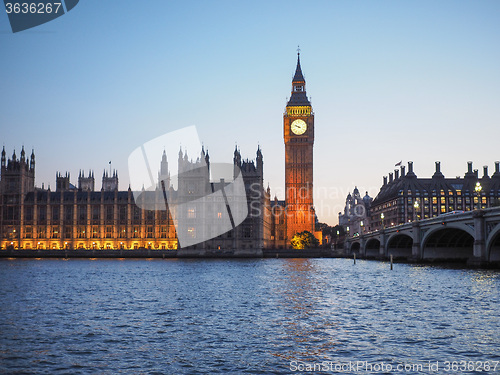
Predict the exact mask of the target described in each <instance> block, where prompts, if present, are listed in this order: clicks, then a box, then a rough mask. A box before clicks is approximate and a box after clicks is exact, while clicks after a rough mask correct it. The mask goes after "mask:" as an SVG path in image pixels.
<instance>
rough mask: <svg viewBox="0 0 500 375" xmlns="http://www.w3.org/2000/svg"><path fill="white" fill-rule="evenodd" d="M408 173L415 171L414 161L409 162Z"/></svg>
mask: <svg viewBox="0 0 500 375" xmlns="http://www.w3.org/2000/svg"><path fill="white" fill-rule="evenodd" d="M408 173H413V162H412V161H409V162H408Z"/></svg>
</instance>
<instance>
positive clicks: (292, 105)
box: [283, 53, 315, 242]
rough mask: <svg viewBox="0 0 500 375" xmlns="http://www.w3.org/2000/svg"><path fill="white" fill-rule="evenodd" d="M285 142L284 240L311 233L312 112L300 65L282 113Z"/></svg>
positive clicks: (313, 225) (312, 229) (313, 226)
mask: <svg viewBox="0 0 500 375" xmlns="http://www.w3.org/2000/svg"><path fill="white" fill-rule="evenodd" d="M283 137H284V141H285V194H286V196H285V207H286V240H287V242H289V241H290V240H291V238H292V237H293V235H294V234H295V233H298V232H303V231H306V230H307V231H309V232H311V233H315V212H314V206H313V145H314V112H313V110H312V106H311V102H310V101H309V99H308V98H307V96H306V81H305V79H304V76H303V74H302V69H301V66H300V53H298V56H297V68H296V70H295V75H294V76H293V79H292V95H291V97H290V100H289V101H288V103H287V105H286V109H285V113H284V114H283Z"/></svg>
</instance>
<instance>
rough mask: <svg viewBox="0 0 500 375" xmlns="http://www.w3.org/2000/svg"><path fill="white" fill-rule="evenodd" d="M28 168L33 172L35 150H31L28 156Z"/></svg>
mask: <svg viewBox="0 0 500 375" xmlns="http://www.w3.org/2000/svg"><path fill="white" fill-rule="evenodd" d="M30 170H32V171H33V172H34V171H35V150H34V149H32V150H31V157H30Z"/></svg>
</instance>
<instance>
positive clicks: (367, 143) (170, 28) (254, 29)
mask: <svg viewBox="0 0 500 375" xmlns="http://www.w3.org/2000/svg"><path fill="white" fill-rule="evenodd" d="M2 9H3V6H2ZM297 45H300V48H301V64H302V71H303V73H304V76H305V79H306V83H307V86H306V87H307V95H308V96H311V97H312V105H313V110H314V112H315V145H314V158H315V160H314V185H315V186H314V187H315V206H316V212H317V215H318V217H319V220H320V221H322V222H327V223H328V224H331V225H335V224H337V222H338V216H337V215H338V212H339V211H342V210H343V207H344V202H345V197H346V195H347V193H348V192H349V191H352V189H353V188H354V186H355V185H357V186H358V188H359V189H360V191H361V192H362V193H363V194H364V192H365V191H366V190H368V192H369V194H370V195H371V196H372V197H375V196H376V194H377V193H378V191H379V189H380V186H381V184H382V177H383V176H384V175H387V174H388V172H391V171H393V169H394V165H395V164H396V163H398V162H399V161H400V160H402V161H403V163H407V162H408V161H413V162H414V169H415V173H416V174H417V175H418V176H419V177H430V176H431V175H432V173H433V172H434V161H441V170H442V172H443V173H444V174H445V176H447V177H455V176H463V175H464V173H465V172H466V169H467V161H469V160H471V161H473V162H474V169H479V170H480V175H482V167H483V165H488V166H489V170H490V174H491V173H492V172H493V168H494V162H495V161H496V160H499V159H500V152H499V147H498V144H499V135H500V130H499V125H500V2H499V1H489V0H484V1H457V0H453V1H437V2H436V1H422V0H419V1H311V2H306V1H252V2H246V3H243V2H238V1H175V2H173V1H163V0H156V1H153V0H150V1H123V0H99V1H98V0H82V1H80V3H79V4H78V5H77V6H76V7H75V8H74V9H73V10H72V11H71V12H69V13H68V14H66V15H64V16H62V17H60V18H58V19H56V20H54V21H52V22H49V23H47V24H44V25H41V26H39V27H36V28H33V29H30V30H26V31H22V32H19V33H16V34H13V33H12V31H11V29H10V26H9V23H8V18H7V14H6V13H5V12H4V13H3V14H2V15H1V16H0V51H1V60H0V83H1V84H0V98H1V101H0V127H1V132H0V141H1V142H2V143H3V145H4V146H5V149H6V151H7V154H8V155H9V156H10V155H12V151H13V149H14V148H15V150H16V153H17V155H18V156H19V154H20V151H21V146H22V145H24V146H25V148H26V149H27V151H29V152H30V151H31V148H32V147H33V148H34V149H35V154H36V185H37V186H38V187H41V185H42V183H44V184H45V187H47V186H48V185H49V184H50V186H51V188H52V189H55V174H56V172H63V173H64V172H66V171H68V172H70V173H71V182H72V183H73V184H75V185H76V184H77V178H78V172H79V170H80V169H84V170H85V173H88V170H89V169H93V170H94V171H95V175H96V180H97V181H96V188H98V189H100V186H101V183H100V180H101V176H102V172H103V170H104V169H107V168H109V164H108V163H109V161H110V160H111V161H112V166H113V168H116V169H117V170H118V174H119V179H120V189H121V190H125V189H127V188H128V184H129V175H128V168H127V159H128V156H129V154H130V153H131V152H132V151H133V150H134V149H135V148H137V147H139V146H140V145H142V144H143V143H145V142H147V141H149V140H151V139H153V138H156V137H159V136H161V135H163V134H165V133H168V132H171V131H174V130H178V129H181V128H184V127H187V126H191V125H195V126H196V128H197V129H198V133H199V136H200V139H201V141H202V142H203V144H204V146H205V148H206V149H208V150H209V153H210V156H211V161H215V162H232V157H233V151H234V147H235V144H237V145H238V147H239V148H240V149H241V154H242V157H243V158H245V159H246V158H249V159H254V158H255V152H256V150H257V145H260V147H261V149H262V152H263V156H264V180H265V186H267V185H268V184H269V185H270V187H271V191H272V194H273V196H274V194H275V193H276V194H278V197H279V198H280V199H283V198H284V191H283V190H284V143H283V110H284V107H285V104H286V98H287V97H289V96H290V91H291V80H292V76H293V73H294V71H295V66H296V60H297V51H296V50H297ZM158 162H159V161H158ZM169 162H170V163H176V160H169Z"/></svg>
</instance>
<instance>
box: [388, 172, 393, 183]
mask: <svg viewBox="0 0 500 375" xmlns="http://www.w3.org/2000/svg"><path fill="white" fill-rule="evenodd" d="M392 181H393V178H392V172H391V173H389V183H391V182H392Z"/></svg>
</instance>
